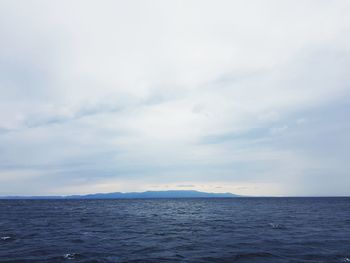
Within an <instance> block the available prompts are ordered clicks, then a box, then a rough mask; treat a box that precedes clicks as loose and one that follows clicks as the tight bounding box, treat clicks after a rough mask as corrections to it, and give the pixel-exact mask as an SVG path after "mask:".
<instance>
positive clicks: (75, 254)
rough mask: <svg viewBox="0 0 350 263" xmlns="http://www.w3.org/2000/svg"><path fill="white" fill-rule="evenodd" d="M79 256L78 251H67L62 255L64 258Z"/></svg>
mask: <svg viewBox="0 0 350 263" xmlns="http://www.w3.org/2000/svg"><path fill="white" fill-rule="evenodd" d="M78 256H79V254H78V253H67V254H64V255H63V258H64V259H76V258H77V257H78Z"/></svg>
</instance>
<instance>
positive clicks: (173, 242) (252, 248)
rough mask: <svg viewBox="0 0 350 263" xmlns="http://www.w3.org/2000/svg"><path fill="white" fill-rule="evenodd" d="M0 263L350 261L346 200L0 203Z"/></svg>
mask: <svg viewBox="0 0 350 263" xmlns="http://www.w3.org/2000/svg"><path fill="white" fill-rule="evenodd" d="M0 262H20V263H26V262H72V263H73V262H267V263H274V262H310V263H311V262H327V263H329V262H350V198H227V199H226V198H223V199H142V200H56V201H55V200H0Z"/></svg>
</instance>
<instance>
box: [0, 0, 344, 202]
mask: <svg viewBox="0 0 350 263" xmlns="http://www.w3.org/2000/svg"><path fill="white" fill-rule="evenodd" d="M349 71H350V2H349V1H347V0H344V1H342V0H332V1H331V0H306V1H294V0H293V1H289V0H275V1H270V0H265V1H261V0H256V1H252V0H242V1H234V0H229V1H221V0H215V1H214V0H212V1H205V0H198V1H191V0H184V1H180V0H173V1H166V0H159V1H153V0H149V1H145V0H140V1H134V0H128V1H97V0H96V1H86V0H84V1H76V0H75V1H71V0H69V1H68V0H67V1H62V0H61V1H46V0H42V1H33V0H29V1H28V0H23V1H20V0H15V1H14V0H2V1H1V2H0V195H31V194H33V195H37V194H42V195H46V194H75V193H92V192H113V191H123V192H125V191H143V190H169V189H196V190H203V191H208V192H233V193H236V194H247V195H350V187H349V186H350V172H349V171H350V159H349V158H350V122H349V120H350V117H349V115H350V72H349Z"/></svg>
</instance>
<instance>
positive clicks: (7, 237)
mask: <svg viewBox="0 0 350 263" xmlns="http://www.w3.org/2000/svg"><path fill="white" fill-rule="evenodd" d="M0 239H1V240H3V241H6V240H11V239H12V237H9V236H5V237H0Z"/></svg>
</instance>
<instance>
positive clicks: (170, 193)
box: [0, 190, 239, 199]
mask: <svg viewBox="0 0 350 263" xmlns="http://www.w3.org/2000/svg"><path fill="white" fill-rule="evenodd" d="M232 197H239V195H235V194H232V193H206V192H200V191H196V190H166V191H145V192H126V193H122V192H113V193H96V194H86V195H67V196H1V197H0V199H142V198H232Z"/></svg>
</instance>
